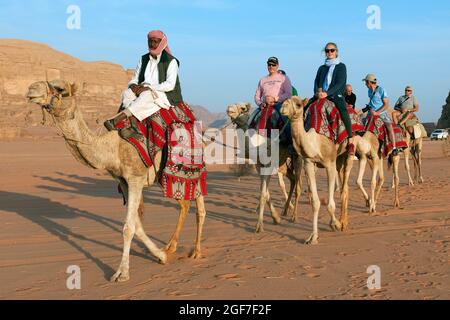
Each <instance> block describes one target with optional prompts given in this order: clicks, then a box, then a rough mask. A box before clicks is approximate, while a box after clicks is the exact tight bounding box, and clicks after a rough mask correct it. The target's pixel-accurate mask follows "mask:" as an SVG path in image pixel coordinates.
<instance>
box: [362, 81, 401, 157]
mask: <svg viewBox="0 0 450 320" xmlns="http://www.w3.org/2000/svg"><path fill="white" fill-rule="evenodd" d="M362 81H364V82H365V83H366V87H367V88H368V89H369V92H368V95H369V99H370V100H369V104H368V105H367V107H366V108H364V109H363V111H369V112H370V114H371V115H372V116H378V117H379V118H380V119H381V120H382V121H383V123H384V125H385V126H386V129H387V131H388V135H389V139H390V140H391V142H392V145H393V146H394V147H393V149H392V154H393V155H394V156H395V155H397V154H398V149H397V145H396V141H395V134H394V128H393V126H392V119H391V117H390V116H389V114H388V111H387V109H388V108H389V99H388V96H387V93H386V90H384V88H383V87H381V86H379V85H378V84H377V77H376V76H375V75H374V74H368V75H367V76H366V77H365V78H364V79H363V80H362Z"/></svg>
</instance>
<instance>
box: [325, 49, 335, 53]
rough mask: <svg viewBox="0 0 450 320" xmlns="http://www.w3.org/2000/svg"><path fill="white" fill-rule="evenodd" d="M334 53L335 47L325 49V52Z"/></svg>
mask: <svg viewBox="0 0 450 320" xmlns="http://www.w3.org/2000/svg"><path fill="white" fill-rule="evenodd" d="M330 52H331V53H334V52H336V49H325V53H330Z"/></svg>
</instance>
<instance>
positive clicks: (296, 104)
mask: <svg viewBox="0 0 450 320" xmlns="http://www.w3.org/2000/svg"><path fill="white" fill-rule="evenodd" d="M308 102H309V99H308V98H305V99H301V98H300V97H292V98H290V99H287V100H286V101H284V102H283V105H282V107H281V114H282V115H283V116H286V117H288V118H289V119H290V120H292V119H297V118H299V117H303V110H304V108H305V106H306V105H307V104H308Z"/></svg>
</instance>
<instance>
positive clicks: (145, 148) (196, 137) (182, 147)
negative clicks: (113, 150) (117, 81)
mask: <svg viewBox="0 0 450 320" xmlns="http://www.w3.org/2000/svg"><path fill="white" fill-rule="evenodd" d="M129 126H131V127H133V128H134V129H135V130H138V131H140V132H141V133H142V136H141V138H140V139H135V138H126V139H125V140H126V141H128V142H129V143H131V144H132V145H133V146H134V147H135V148H136V150H137V151H138V153H139V155H140V157H141V159H142V161H143V162H144V164H145V165H146V166H147V167H149V168H150V167H152V166H153V159H154V158H155V156H156V154H157V153H158V152H159V151H161V150H163V149H164V148H165V147H166V148H167V154H165V156H163V158H162V161H165V162H164V163H163V164H164V165H163V169H162V172H161V176H160V180H159V182H160V184H161V186H162V189H163V195H164V196H165V197H168V198H173V199H177V200H194V199H196V198H198V197H199V196H201V195H206V167H205V162H204V160H203V145H202V128H201V122H196V119H195V116H194V113H193V112H192V109H191V108H190V107H189V106H188V105H187V104H185V103H180V104H179V105H178V106H175V107H171V108H170V109H168V110H166V109H160V110H159V111H158V112H157V113H155V114H153V115H151V116H150V117H148V118H147V119H145V120H143V121H142V122H140V121H139V120H137V119H136V118H135V117H131V118H130V121H129V122H128V123H125V124H122V126H121V127H129ZM118 127H119V126H118Z"/></svg>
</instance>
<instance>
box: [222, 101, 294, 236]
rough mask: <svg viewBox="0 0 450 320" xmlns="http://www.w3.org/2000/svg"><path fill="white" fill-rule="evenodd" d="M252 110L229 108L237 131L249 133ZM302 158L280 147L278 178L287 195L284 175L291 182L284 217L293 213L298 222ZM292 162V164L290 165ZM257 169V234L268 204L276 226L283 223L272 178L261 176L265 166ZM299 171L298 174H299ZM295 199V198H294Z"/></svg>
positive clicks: (246, 152) (242, 106) (243, 106)
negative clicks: (273, 197) (271, 186)
mask: <svg viewBox="0 0 450 320" xmlns="http://www.w3.org/2000/svg"><path fill="white" fill-rule="evenodd" d="M250 109H251V105H250V103H246V104H245V103H236V104H232V105H229V106H228V108H227V111H226V112H227V115H228V116H229V117H230V119H231V121H232V122H233V123H235V124H236V127H237V129H241V130H243V131H244V132H245V131H247V129H248V126H247V120H248V118H249V116H250ZM269 144H270V143H267V144H265V145H262V146H260V147H262V148H268V147H269ZM244 155H245V158H246V159H248V158H249V143H248V141H247V142H246V143H245V150H244ZM301 161H302V160H301V158H300V157H295V159H292V156H291V155H290V154H289V151H288V148H287V147H286V146H284V145H281V144H280V145H279V168H278V178H279V180H278V181H279V184H280V187H281V189H282V191H283V194H285V195H287V193H286V190H285V189H284V190H283V185H284V183H281V182H280V181H282V175H286V177H287V178H288V179H289V181H290V189H289V195H287V197H286V203H285V206H284V210H283V216H285V215H287V214H288V212H292V221H296V219H297V205H298V197H299V195H300V193H301V180H300V179H298V178H297V177H300V171H301ZM289 162H291V164H289ZM256 169H257V172H258V173H259V175H260V177H261V186H260V190H261V194H260V199H259V204H258V207H257V209H256V213H257V214H258V222H257V224H256V232H262V231H264V226H263V225H264V223H263V221H264V208H265V206H266V203H267V204H268V205H269V208H270V211H271V214H272V219H273V221H274V223H275V224H279V223H280V222H281V218H280V215H279V214H278V211H277V210H276V208H275V206H274V205H273V203H272V201H271V196H270V192H269V183H270V179H271V176H270V175H265V174H261V170H262V169H263V166H262V165H261V164H260V163H259V162H258V163H256ZM297 171H298V172H297ZM292 197H294V198H292ZM292 199H293V200H294V201H293V204H292V203H291V200H292Z"/></svg>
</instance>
